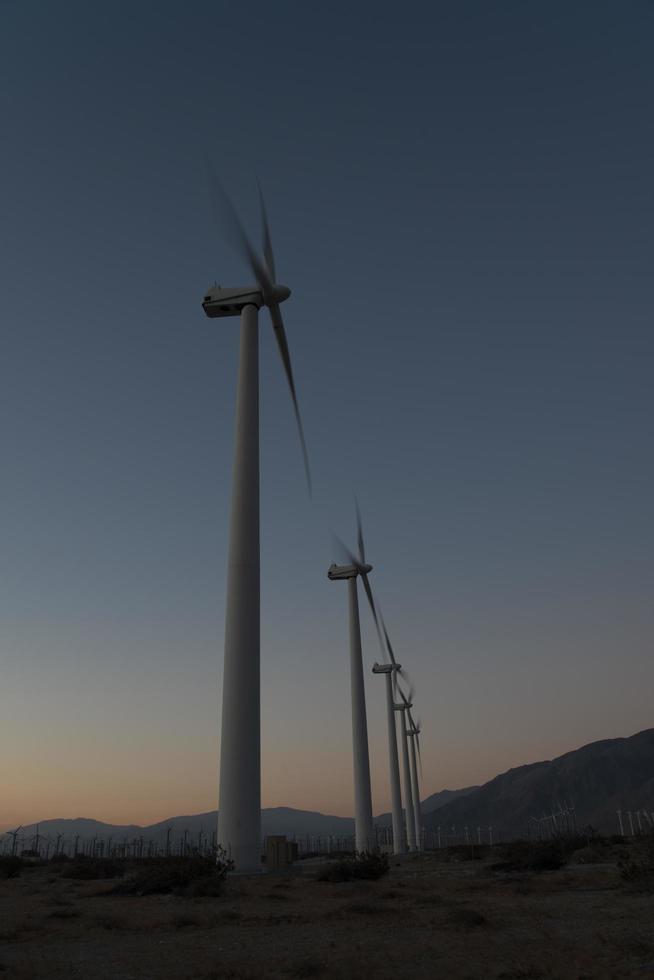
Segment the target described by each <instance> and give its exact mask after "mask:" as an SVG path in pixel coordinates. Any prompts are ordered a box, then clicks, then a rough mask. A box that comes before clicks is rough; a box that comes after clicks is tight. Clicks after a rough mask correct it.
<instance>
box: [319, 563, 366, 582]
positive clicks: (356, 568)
mask: <svg viewBox="0 0 654 980" xmlns="http://www.w3.org/2000/svg"><path fill="white" fill-rule="evenodd" d="M371 571H372V565H368V564H362V565H359V564H356V565H335V564H332V565H330V566H329V568H328V570H327V578H328V579H331V581H332V582H335V581H337V580H338V579H344V578H356V577H357V575H367V574H368V572H371Z"/></svg>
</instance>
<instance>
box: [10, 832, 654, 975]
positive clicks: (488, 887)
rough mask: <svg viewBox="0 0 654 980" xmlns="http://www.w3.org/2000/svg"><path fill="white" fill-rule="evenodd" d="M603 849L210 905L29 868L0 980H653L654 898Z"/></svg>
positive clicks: (246, 882) (266, 880)
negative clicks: (563, 860)
mask: <svg viewBox="0 0 654 980" xmlns="http://www.w3.org/2000/svg"><path fill="white" fill-rule="evenodd" d="M614 850H615V851H620V849H619V848H616V849H613V850H612V849H611V848H610V847H607V848H604V849H603V850H601V851H599V850H596V849H595V850H593V848H582V849H581V850H580V851H578V852H576V853H575V854H572V855H571V857H570V860H569V863H567V864H566V865H565V866H564V867H560V868H558V869H556V870H536V871H534V870H531V869H526V870H525V869H523V870H520V869H519V868H518V869H516V868H515V867H511V861H510V860H509V861H506V860H504V861H502V860H498V851H497V850H496V849H495V852H494V853H490V852H489V850H487V851H486V853H483V854H479V853H477V854H474V853H473V854H471V855H468V854H467V853H466V852H465V851H464V850H463V849H458V851H445V850H443V851H436V852H427V853H425V854H422V855H414V856H407V857H405V858H402V859H401V860H398V859H396V858H391V860H390V869H389V871H388V873H387V874H385V875H384V876H383V877H381V878H379V879H378V880H354V881H321V880H317V875H318V873H319V872H320V869H321V867H324V866H323V865H320V864H319V863H310V862H309V863H307V862H299V867H298V868H293V869H292V870H291V871H289V872H276V873H269V874H264V875H260V876H257V877H238V876H231V877H229V878H228V879H227V881H226V882H225V884H224V887H223V888H222V892H221V893H220V894H219V895H217V896H215V897H190V896H189V895H180V894H163V895H162V894H156V895H124V894H116V891H115V890H116V879H111V880H106V879H103V878H97V879H95V880H80V879H79V878H75V877H65V876H64V869H65V868H66V864H65V863H61V864H55V863H50V864H41V865H35V866H27V867H23V868H21V871H20V874H19V875H18V876H17V877H11V878H5V879H3V878H0V976H2V977H5V976H6V977H7V978H12V980H13V978H16V980H25V978H39V980H40V978H43V980H46V978H47V980H60V978H61V980H63V978H67V980H68V978H73V977H76V978H77V977H79V978H82V980H95V978H98V980H100V978H102V980H146V978H152V980H154V978H157V980H158V978H162V980H196V978H197V980H212V978H234V980H248V978H259V977H264V978H289V977H326V978H328V977H336V978H350V977H357V978H362V980H363V978H367V977H380V978H391V977H392V978H398V977H410V978H412V980H415V978H427V977H429V978H444V980H450V978H498V980H499V978H505V980H509V978H515V980H518V978H524V980H526V978H552V977H562V978H568V977H570V978H579V980H581V978H589V980H590V978H593V980H594V978H604V977H607V978H608V977H612V978H613V977H615V978H621V980H622V978H630V977H639V978H646V977H653V978H654V914H653V913H654V892H653V891H652V890H651V888H650V887H649V883H648V882H646V883H645V885H643V882H642V881H633V880H627V879H625V876H624V871H623V870H622V871H621V867H620V865H619V864H618V860H619V857H620V855H619V854H618V856H617V857H616V854H615V853H614ZM622 852H623V853H624V848H623V849H622ZM499 857H502V855H501V854H500V855H499ZM504 857H505V858H506V854H505V855H504ZM66 873H67V874H70V867H69V868H68V871H67V872H66Z"/></svg>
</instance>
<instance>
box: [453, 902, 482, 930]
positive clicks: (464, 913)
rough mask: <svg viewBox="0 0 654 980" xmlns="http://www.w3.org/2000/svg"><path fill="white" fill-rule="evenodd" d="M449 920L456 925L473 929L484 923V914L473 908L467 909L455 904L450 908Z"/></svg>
mask: <svg viewBox="0 0 654 980" xmlns="http://www.w3.org/2000/svg"><path fill="white" fill-rule="evenodd" d="M448 918H449V920H450V922H452V923H453V924H454V925H457V926H464V927H465V928H466V929H474V928H475V927H477V926H483V925H486V921H487V920H486V916H484V915H482V914H481V912H477V911H476V910H475V909H467V908H465V907H464V906H461V905H455V906H453V907H452V908H451V909H450V912H449V916H448Z"/></svg>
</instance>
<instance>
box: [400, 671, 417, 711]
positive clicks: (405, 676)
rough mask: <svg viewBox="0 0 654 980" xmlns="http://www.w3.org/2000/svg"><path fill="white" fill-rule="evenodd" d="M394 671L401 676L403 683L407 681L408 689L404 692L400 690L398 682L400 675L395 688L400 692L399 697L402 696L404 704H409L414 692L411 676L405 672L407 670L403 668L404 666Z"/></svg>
mask: <svg viewBox="0 0 654 980" xmlns="http://www.w3.org/2000/svg"><path fill="white" fill-rule="evenodd" d="M396 673H397V674H399V675H400V677H401V678H402V680H403V681H405V683H407V684H408V685H409V689H408V691H407V692H406V694H405V693H404V691H403V690H402V686H401V684H400V677H398V684H397V689H398V691H399V692H400V697H401V698H402V700H403V701H404V703H405V704H409V703H410V702H412V701H413V695H414V694H415V686H414V684H413V681H412V680H411V678H410V677H409V675H408V674H407V672H406V670H405V669H404V667H400V669H399V670H398V671H396Z"/></svg>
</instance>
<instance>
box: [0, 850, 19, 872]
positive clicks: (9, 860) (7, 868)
mask: <svg viewBox="0 0 654 980" xmlns="http://www.w3.org/2000/svg"><path fill="white" fill-rule="evenodd" d="M22 867H23V862H22V861H21V859H20V858H19V857H15V856H13V855H10V854H7V855H4V856H3V857H0V878H17V877H18V876H19V874H20V872H21V870H22Z"/></svg>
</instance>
